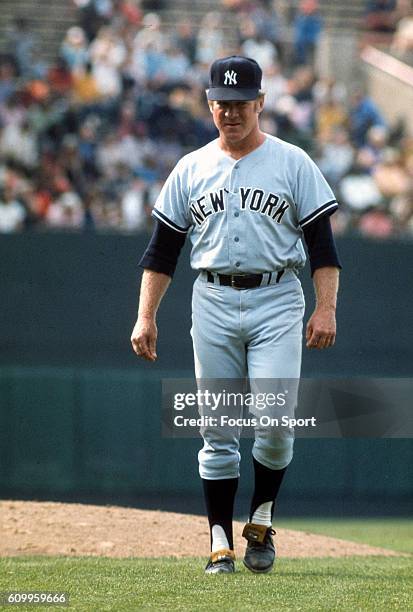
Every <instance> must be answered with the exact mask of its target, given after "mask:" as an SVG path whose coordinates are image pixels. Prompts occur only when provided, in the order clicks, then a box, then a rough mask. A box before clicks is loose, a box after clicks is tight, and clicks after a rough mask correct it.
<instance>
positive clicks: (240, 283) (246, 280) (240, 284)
mask: <svg viewBox="0 0 413 612" xmlns="http://www.w3.org/2000/svg"><path fill="white" fill-rule="evenodd" d="M206 273H207V281H208V283H218V284H220V285H223V286H225V287H232V288H233V289H254V288H255V287H261V285H262V279H263V277H264V275H263V274H219V272H216V273H215V275H214V274H212V272H209V270H207V271H206ZM267 274H268V282H267V283H264V286H265V285H266V284H267V285H269V284H270V283H271V279H272V275H273V274H276V277H275V282H276V283H279V282H280V280H281V277H282V275H283V274H284V270H279V271H278V272H277V273H275V272H274V273H273V272H269V273H267Z"/></svg>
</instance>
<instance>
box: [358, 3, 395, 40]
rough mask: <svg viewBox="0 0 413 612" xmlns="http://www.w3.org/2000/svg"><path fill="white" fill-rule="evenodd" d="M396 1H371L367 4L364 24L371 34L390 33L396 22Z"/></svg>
mask: <svg viewBox="0 0 413 612" xmlns="http://www.w3.org/2000/svg"><path fill="white" fill-rule="evenodd" d="M396 8H397V2H396V0H371V1H369V2H367V5H366V11H365V24H366V27H367V29H368V30H370V31H372V32H384V33H392V32H394V30H395V25H396V21H397V12H396Z"/></svg>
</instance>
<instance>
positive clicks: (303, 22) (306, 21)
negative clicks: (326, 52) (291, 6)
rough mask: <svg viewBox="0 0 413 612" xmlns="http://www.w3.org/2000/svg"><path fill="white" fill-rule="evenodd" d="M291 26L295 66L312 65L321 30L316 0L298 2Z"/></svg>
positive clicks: (321, 22) (321, 25)
mask: <svg viewBox="0 0 413 612" xmlns="http://www.w3.org/2000/svg"><path fill="white" fill-rule="evenodd" d="M293 26H294V56H295V62H296V64H310V65H313V63H314V54H315V51H316V48H317V45H318V41H319V39H320V35H321V32H322V30H323V21H322V19H321V15H320V13H319V7H318V2H317V0H301V1H300V4H299V6H298V14H297V15H296V17H295V19H294V23H293Z"/></svg>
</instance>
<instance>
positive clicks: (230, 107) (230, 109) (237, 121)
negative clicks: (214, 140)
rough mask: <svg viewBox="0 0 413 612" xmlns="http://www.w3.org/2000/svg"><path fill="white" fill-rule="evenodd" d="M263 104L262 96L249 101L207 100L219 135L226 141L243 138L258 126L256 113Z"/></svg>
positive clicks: (260, 109)
mask: <svg viewBox="0 0 413 612" xmlns="http://www.w3.org/2000/svg"><path fill="white" fill-rule="evenodd" d="M263 105H264V98H263V96H261V97H259V98H257V99H256V100H249V101H242V102H240V101H228V102H224V101H217V100H214V101H213V102H209V108H210V110H211V113H212V116H213V119H214V123H215V125H216V127H217V129H218V131H219V133H220V135H221V136H223V137H224V138H225V140H226V141H228V142H233V143H236V142H240V141H241V140H244V139H245V138H246V137H247V136H248V135H249V134H250V133H251V132H252V131H253V130H254V129H257V128H258V115H259V113H260V112H261V111H262V108H263Z"/></svg>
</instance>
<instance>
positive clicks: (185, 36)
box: [172, 18, 196, 64]
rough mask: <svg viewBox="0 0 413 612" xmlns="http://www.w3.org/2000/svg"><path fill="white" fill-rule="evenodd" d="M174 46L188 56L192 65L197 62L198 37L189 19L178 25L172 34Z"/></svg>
mask: <svg viewBox="0 0 413 612" xmlns="http://www.w3.org/2000/svg"><path fill="white" fill-rule="evenodd" d="M172 44H173V46H174V47H177V48H178V49H180V50H181V51H182V52H183V53H184V54H185V55H186V57H187V58H188V60H189V62H190V64H193V63H194V62H195V56H196V36H195V34H194V26H193V23H192V21H191V20H190V19H189V18H186V19H183V20H182V21H180V22H179V23H178V25H177V27H176V30H174V32H173V33H172Z"/></svg>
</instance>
